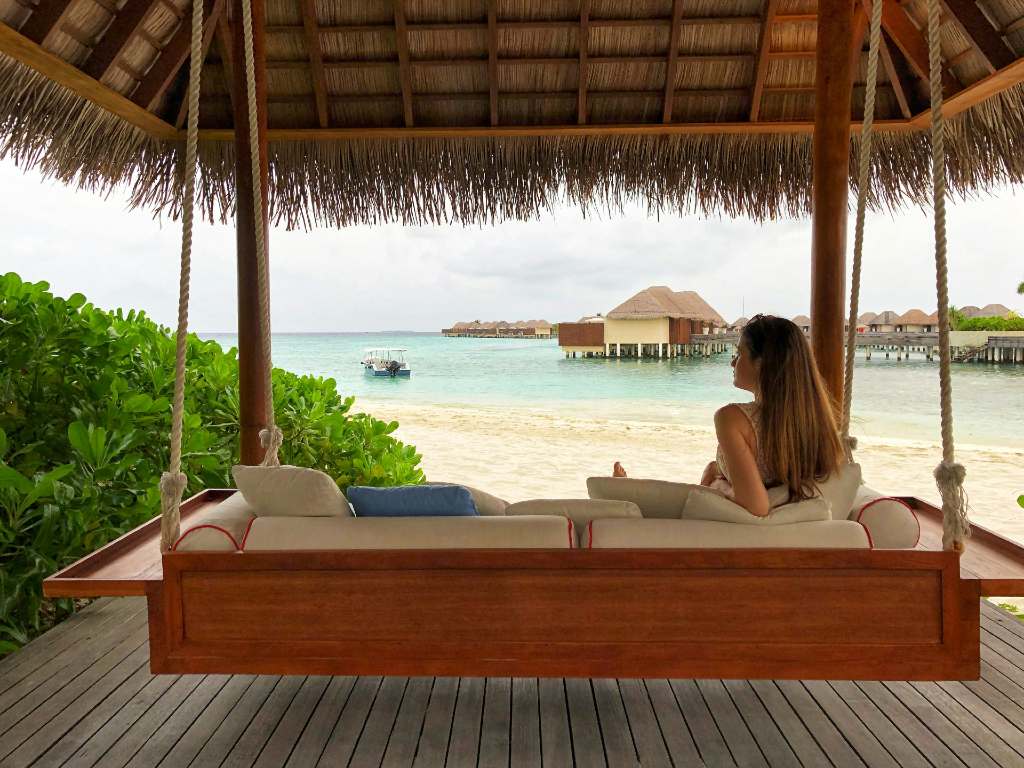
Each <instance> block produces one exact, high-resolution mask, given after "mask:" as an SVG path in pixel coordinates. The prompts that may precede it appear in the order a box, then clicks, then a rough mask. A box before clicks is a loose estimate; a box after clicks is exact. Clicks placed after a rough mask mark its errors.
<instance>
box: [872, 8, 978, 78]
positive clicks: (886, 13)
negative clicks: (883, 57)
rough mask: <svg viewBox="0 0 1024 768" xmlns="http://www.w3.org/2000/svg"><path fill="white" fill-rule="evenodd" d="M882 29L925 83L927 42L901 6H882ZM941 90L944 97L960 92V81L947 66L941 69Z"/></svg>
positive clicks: (926, 74)
mask: <svg viewBox="0 0 1024 768" xmlns="http://www.w3.org/2000/svg"><path fill="white" fill-rule="evenodd" d="M882 29H884V30H885V31H886V33H887V34H888V35H889V38H890V39H891V40H892V42H893V43H894V44H895V45H896V47H897V48H899V49H900V51H901V52H902V53H903V55H904V56H905V57H906V59H907V63H908V64H909V65H910V68H911V69H912V70H913V72H914V74H915V75H917V76H918V77H920V78H921V79H923V80H925V81H926V82H927V80H928V42H927V40H925V38H924V35H923V34H921V31H920V30H919V29H918V28H917V27H915V26H914V23H913V22H912V21H911V20H910V17H909V16H908V15H907V12H906V11H905V10H904V9H903V7H902V6H900V5H897V4H896V3H890V2H887V3H885V4H884V5H883V6H882ZM942 90H943V92H944V93H945V94H946V95H952V94H954V93H956V92H957V91H959V90H961V85H960V81H959V80H957V79H956V77H954V76H953V74H952V73H951V72H950V71H949V67H948V66H944V67H943V69H942Z"/></svg>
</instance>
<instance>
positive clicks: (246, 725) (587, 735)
mask: <svg viewBox="0 0 1024 768" xmlns="http://www.w3.org/2000/svg"><path fill="white" fill-rule="evenodd" d="M982 643H983V646H982V679H981V680H980V681H978V682H964V683H960V682H948V683H903V682H895V683H850V682H806V683H801V682H793V681H790V682H773V681H747V680H735V681H734V680H726V681H723V680H698V681H691V680H610V679H594V680H572V679H569V680H561V679H555V680H546V679H541V680H537V679H508V678H488V679H483V678H462V679H458V678H379V677H373V678H369V677H360V678H351V677H336V678H330V677H274V676H241V675H236V676H226V675H205V676H204V675H195V676H182V677H176V676H161V677H154V676H152V675H150V674H149V672H148V648H147V642H146V606H145V601H144V600H142V599H140V598H116V599H111V598H105V599H102V600H99V601H97V602H96V603H94V604H92V605H91V606H89V607H88V608H87V609H85V610H84V611H82V612H80V613H79V614H77V615H76V616H74V617H73V618H71V619H70V620H68V621H67V622H65V623H63V624H61V625H60V626H58V627H56V628H55V629H53V630H51V631H50V632H48V633H47V634H45V635H43V636H42V637H40V638H38V639H37V640H36V641H34V642H33V643H32V644H30V645H29V646H28V647H26V648H25V649H23V650H22V651H20V652H19V653H16V654H14V655H13V656H11V657H9V658H7V659H5V660H4V661H3V662H2V663H0V766H3V768H15V767H16V766H59V765H67V766H74V768H87V767H88V766H94V765H95V766H102V768H119V767H120V766H132V768H140V767H141V766H157V765H161V766H169V767H171V768H185V767H186V766H232V767H233V768H234V767H238V766H268V767H272V768H277V767H278V766H345V765H351V766H376V765H388V766H400V765H406V766H427V767H433V766H444V765H448V766H467V765H480V766H492V765H502V766H505V765H511V766H530V767H532V766H541V765H546V766H562V765H572V764H576V765H580V766H588V767H589V766H603V765H608V766H619V765H644V766H663V765H664V766H670V765H674V766H697V765H702V764H705V765H711V766H741V768H746V766H766V765H768V766H796V765H807V766H815V767H817V766H827V765H830V764H832V765H836V766H892V767H893V768H895V767H897V766H899V767H904V766H985V767H988V768H991V767H992V766H1018V765H1022V764H1024V624H1021V623H1019V622H1017V621H1016V620H1015V619H1013V618H1012V617H1010V616H1008V615H1007V614H1005V613H1003V612H1001V611H1000V610H998V609H996V608H994V607H991V606H989V605H988V604H985V605H984V606H983V608H982Z"/></svg>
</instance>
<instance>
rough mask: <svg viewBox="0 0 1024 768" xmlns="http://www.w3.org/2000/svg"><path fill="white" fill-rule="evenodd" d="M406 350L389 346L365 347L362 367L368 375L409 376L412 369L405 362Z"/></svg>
mask: <svg viewBox="0 0 1024 768" xmlns="http://www.w3.org/2000/svg"><path fill="white" fill-rule="evenodd" d="M406 351H407V350H404V349H389V348H377V349H367V350H366V351H365V352H364V353H363V369H364V370H365V371H366V373H367V374H368V375H370V376H389V377H391V378H395V377H398V376H401V377H402V378H409V377H410V376H411V375H412V369H411V368H409V365H408V363H406V362H405V353H406Z"/></svg>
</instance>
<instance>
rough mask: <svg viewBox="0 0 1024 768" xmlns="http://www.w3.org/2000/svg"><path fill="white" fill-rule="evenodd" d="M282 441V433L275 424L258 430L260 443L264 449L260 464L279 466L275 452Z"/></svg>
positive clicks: (279, 462)
mask: <svg viewBox="0 0 1024 768" xmlns="http://www.w3.org/2000/svg"><path fill="white" fill-rule="evenodd" d="M283 442H284V435H283V434H282V433H281V429H280V427H278V426H276V425H275V426H273V427H268V428H267V429H261V430H260V444H261V445H262V446H263V450H264V454H263V461H262V462H261V463H260V466H263V467H279V466H281V461H280V459H278V458H277V452H278V450H279V449H280V448H281V444H282V443H283Z"/></svg>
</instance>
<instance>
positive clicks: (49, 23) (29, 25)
mask: <svg viewBox="0 0 1024 768" xmlns="http://www.w3.org/2000/svg"><path fill="white" fill-rule="evenodd" d="M73 2H74V0H39V4H38V5H37V6H36V7H35V10H34V11H32V15H31V16H29V17H28V19H27V20H26V21H25V23H24V24H23V25H22V26H21V29H20V30H19V31H20V32H21V34H22V35H24V36H25V37H27V38H28V39H29V40H31V41H32V42H33V43H39V44H40V45H42V44H43V43H44V42H45V41H46V38H47V37H49V35H50V33H51V32H53V31H54V30H55V29H57V27H58V25H60V24H61V22H63V21H64V20H65V17H66V16H67V14H68V11H70V10H71V6H72V4H73Z"/></svg>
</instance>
